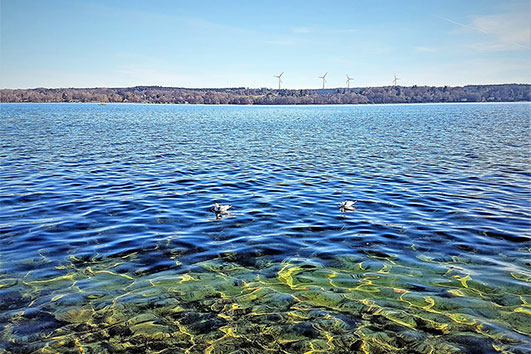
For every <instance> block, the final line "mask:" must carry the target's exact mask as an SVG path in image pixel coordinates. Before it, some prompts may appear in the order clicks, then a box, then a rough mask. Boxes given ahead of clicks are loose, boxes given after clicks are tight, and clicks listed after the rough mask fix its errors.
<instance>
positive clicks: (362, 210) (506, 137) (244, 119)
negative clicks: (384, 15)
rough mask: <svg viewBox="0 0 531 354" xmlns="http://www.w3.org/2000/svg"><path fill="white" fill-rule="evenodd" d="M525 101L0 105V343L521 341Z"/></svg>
mask: <svg viewBox="0 0 531 354" xmlns="http://www.w3.org/2000/svg"><path fill="white" fill-rule="evenodd" d="M530 108H531V106H530V104H528V103H523V104H434V105H381V106H379V105H377V106H297V107H293V106H290V107H288V106H264V107H258V106H179V105H174V106H173V105H172V106H167V105H133V104H123V105H122V104H108V105H97V104H2V105H0V109H1V119H0V353H2V352H5V351H7V352H13V353H17V352H21V353H22V352H23V353H27V352H33V351H38V352H42V353H58V352H64V353H73V352H77V353H79V352H82V353H131V352H153V353H155V352H156V353H181V352H182V353H184V352H187V353H211V354H214V353H231V352H233V353H264V352H272V353H350V352H352V353H388V352H389V353H390V352H403V353H458V352H468V353H490V352H492V353H496V352H500V353H501V352H509V353H524V352H530V351H529V348H530V347H531V286H530V285H531V284H530V282H531V257H530V253H531V232H530V218H529V216H530V210H531V208H530V201H531V194H530V182H531V178H530V176H531V168H530V157H531V149H530V141H531V140H530V137H531V127H530V119H531V118H530V117H531V115H530V113H531V110H530ZM344 200H357V203H356V204H355V207H356V209H355V210H352V211H349V212H346V211H342V210H340V209H339V207H338V204H339V203H340V202H341V201H344ZM215 202H219V203H221V204H232V205H233V206H232V208H231V209H230V211H231V212H230V213H229V214H225V215H220V217H216V215H215V214H214V213H212V212H211V211H210V208H211V207H212V205H213V204H214V203H215Z"/></svg>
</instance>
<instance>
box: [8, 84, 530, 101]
mask: <svg viewBox="0 0 531 354" xmlns="http://www.w3.org/2000/svg"><path fill="white" fill-rule="evenodd" d="M519 101H531V85H529V84H502V85H469V86H463V87H461V86H460V87H448V86H444V87H433V86H411V87H405V86H384V87H366V88H350V89H347V88H330V89H303V90H291V89H280V90H277V89H268V88H259V89H253V88H244V87H237V88H212V89H207V88H205V89H190V88H177V87H160V86H136V87H128V88H54V89H50V88H35V89H1V90H0V102H4V103H5V102H38V103H39V102H42V103H44V102H99V103H111V102H131V103H171V104H245V105H251V104H256V105H276V104H288V105H289V104H374V103H436V102H519Z"/></svg>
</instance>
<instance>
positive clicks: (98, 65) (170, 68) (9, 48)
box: [0, 0, 531, 88]
mask: <svg viewBox="0 0 531 354" xmlns="http://www.w3.org/2000/svg"><path fill="white" fill-rule="evenodd" d="M0 4H1V37H0V42H1V47H0V50H1V51H0V59H1V63H0V64H1V71H0V75H1V76H0V87H1V88H32V87H97V86H100V87H101V86H106V87H123V86H136V85H163V86H179V87H234V86H238V87H240V86H245V87H276V86H277V82H276V79H275V78H274V77H273V75H275V74H276V75H278V74H279V73H280V72H282V71H284V72H285V74H284V76H283V81H284V83H283V86H284V87H286V88H318V87H320V85H321V81H320V79H318V78H317V77H318V76H321V75H322V74H324V73H325V72H328V76H327V79H328V83H327V87H340V86H344V85H345V79H346V77H345V74H347V73H348V74H349V75H350V76H351V77H354V81H353V82H352V83H351V85H352V86H353V87H354V86H356V87H361V86H383V85H389V84H391V81H392V79H393V75H394V74H395V73H396V75H397V76H398V77H400V78H401V80H400V81H399V84H400V85H405V86H411V85H415V84H416V85H452V86H454V85H465V84H491V83H512V82H517V83H530V82H531V49H530V28H531V23H530V22H531V11H530V2H529V0H514V1H513V0H509V1H500V0H498V1H493V0H466V1H465V0H411V1H407V0H403V1H397V0H338V1H333V0H330V1H323V0H317V1H313V0H300V1H299V0H295V1H293V0H282V1H277V0H268V1H244V0H241V1H236V0H225V1H223V0H217V1H180V0H175V1H157V0H154V1H135V0H128V1H125V0H124V1H118V0H99V1H86V0H85V1H81V0H65V1H61V0H48V1H37V0H33V1H32V0H0Z"/></svg>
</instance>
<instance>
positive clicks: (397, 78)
mask: <svg viewBox="0 0 531 354" xmlns="http://www.w3.org/2000/svg"><path fill="white" fill-rule="evenodd" d="M394 75H395V78H394V79H393V86H396V82H397V81H398V80H400V78H399V77H396V74H394Z"/></svg>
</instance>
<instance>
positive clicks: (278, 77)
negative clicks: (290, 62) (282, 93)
mask: <svg viewBox="0 0 531 354" xmlns="http://www.w3.org/2000/svg"><path fill="white" fill-rule="evenodd" d="M282 74H284V72H281V73H280V75H273V76H274V77H276V78H277V79H278V89H279V90H280V84H281V83H282V79H281V77H282Z"/></svg>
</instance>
